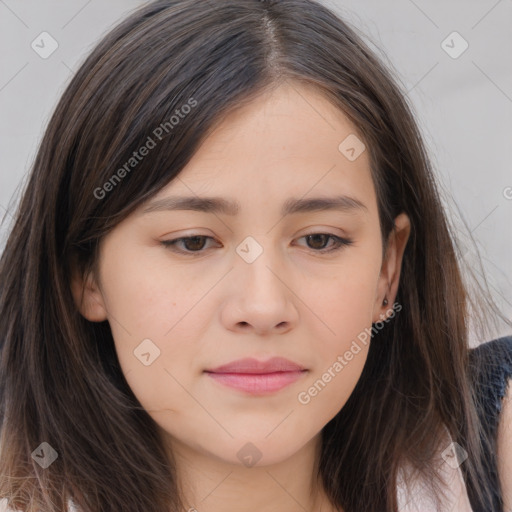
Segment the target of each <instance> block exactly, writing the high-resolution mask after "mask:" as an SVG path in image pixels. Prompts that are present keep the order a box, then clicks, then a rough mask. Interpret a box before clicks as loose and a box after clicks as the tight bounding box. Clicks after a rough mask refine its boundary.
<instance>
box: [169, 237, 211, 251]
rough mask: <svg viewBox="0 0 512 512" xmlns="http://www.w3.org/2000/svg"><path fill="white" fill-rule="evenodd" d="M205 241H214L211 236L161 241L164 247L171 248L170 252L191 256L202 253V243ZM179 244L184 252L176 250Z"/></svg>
mask: <svg viewBox="0 0 512 512" xmlns="http://www.w3.org/2000/svg"><path fill="white" fill-rule="evenodd" d="M206 239H210V240H214V239H213V238H212V237H211V236H205V235H196V236H186V237H182V238H175V239H174V240H162V242H161V243H162V244H163V245H164V246H165V247H169V248H171V250H172V251H175V252H178V253H182V254H193V253H202V252H205V251H202V249H203V248H204V245H205V244H204V241H205V240H206ZM179 244H182V246H184V247H185V250H183V249H180V248H177V247H178V245H179Z"/></svg>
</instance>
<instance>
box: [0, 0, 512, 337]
mask: <svg viewBox="0 0 512 512" xmlns="http://www.w3.org/2000/svg"><path fill="white" fill-rule="evenodd" d="M198 1H202V0H198ZM210 1H214V0H210ZM143 3H146V2H141V1H137V0H123V1H121V0H109V1H99V0H88V1H87V0H68V1H65V2H64V1H60V2H58V1H50V0H27V1H24V2H21V1H19V0H0V34H1V38H2V47H3V48H4V50H3V54H2V60H1V69H0V109H1V112H2V115H1V118H0V119H1V121H0V134H1V137H0V141H1V142H0V144H1V146H0V152H1V156H2V166H1V171H0V217H3V216H5V219H6V220H5V222H4V223H3V224H2V227H1V231H0V239H1V240H0V243H1V244H2V245H1V246H0V249H1V247H3V243H4V240H5V236H6V233H7V231H8V223H9V222H10V220H11V219H10V218H11V213H10V212H13V211H14V209H15V206H16V202H17V200H18V198H19V196H18V194H19V192H20V190H21V188H22V186H23V184H24V180H25V179H26V176H27V173H28V171H29V168H30V166H31V164H32V163H33V160H34V157H35V153H36V150H37V147H38V143H39V141H40V139H41V136H42V133H43V131H44V128H45V126H46V123H47V122H48V120H49V117H50V115H51V113H52V111H53V109H54V107H55V105H56V103H57V100H58V98H59V97H60V95H61V94H62V92H63V90H64V88H65V86H66V85H67V83H68V82H69V80H70V79H71V77H72V76H73V74H74V72H75V70H76V69H77V68H78V67H79V65H80V63H81V62H82V61H83V59H84V58H85V56H86V55H87V54H88V53H89V52H90V50H91V49H92V48H93V47H94V45H95V43H96V42H97V41H98V39H99V38H100V36H101V35H103V34H104V33H105V32H107V31H108V30H109V28H111V27H112V26H113V25H115V24H116V23H117V22H118V21H119V20H120V19H121V18H122V17H123V16H124V15H126V14H127V13H128V12H129V11H131V10H133V9H135V8H136V7H138V6H140V5H142V4H143ZM323 3H325V4H326V5H327V6H329V7H332V8H333V9H335V10H336V11H338V12H339V13H340V14H341V15H342V16H344V17H345V19H346V20H347V21H348V22H350V23H351V24H352V25H355V26H356V27H357V28H358V29H359V30H360V31H361V32H362V33H363V34H364V35H365V37H366V38H367V40H369V42H370V45H371V46H372V48H373V49H374V50H375V51H376V52H377V53H378V54H379V56H380V57H381V58H383V59H384V62H385V63H386V64H387V65H388V66H389V67H391V68H393V69H394V71H395V73H396V74H397V75H398V78H399V80H400V81H401V82H402V84H403V86H404V88H405V89H406V90H407V91H408V93H407V96H408V98H409V100H410V102H411V104H412V106H413V109H414V111H415V112H416V116H417V119H418V122H419V124H420V127H421V129H422V131H423V134H424V137H425V140H426V142H427V145H428V147H429V149H430V155H431V158H432V162H433V165H434V167H435V169H436V173H437V175H438V178H439V182H440V185H441V188H442V190H443V196H444V197H443V199H444V201H445V205H446V208H447V210H448V212H449V214H450V218H451V220H452V223H453V224H454V226H455V227H456V229H457V232H458V238H459V242H458V245H459V247H460V250H461V257H462V262H463V264H464V265H465V266H466V267H467V268H468V269H471V270H472V271H473V272H475V274H476V276H477V277H478V278H479V279H482V276H484V275H485V277H486V278H487V281H488V284H489V287H490V290H491V292H492V294H493V296H494V298H495V300H496V302H497V304H498V306H499V307H500V308H501V310H502V311H503V312H504V313H505V314H506V316H507V317H508V318H512V285H511V283H512V229H511V221H512V172H511V166H510V162H511V160H512V158H511V157H512V149H511V148H512V138H511V135H512V126H511V114H512V65H511V59H510V55H511V50H512V0H498V1H496V0H479V1H475V0H472V1H468V0H457V1H450V2H446V1H444V2H443V1H440V0H437V1H428V2H427V1H426V0H414V1H413V0H396V1H395V0H394V1H388V2H383V1H378V0H367V1H359V2H357V1H355V0H350V1H345V0H324V2H323ZM206 8H208V2H207V1H205V9H206ZM43 31H46V32H48V33H49V34H50V35H51V36H52V37H53V38H54V39H55V40H56V41H57V43H58V48H57V49H56V50H55V52H54V53H53V54H52V55H50V56H49V57H48V58H46V59H43V58H41V57H40V56H39V55H38V54H37V53H36V52H35V51H34V50H33V49H32V47H31V44H32V42H33V41H34V40H36V42H37V41H38V40H39V39H38V36H39V35H40V34H41V33H42V32H43ZM454 31H456V32H458V33H459V34H460V35H461V36H462V38H463V39H464V40H465V41H467V44H468V45H469V46H468V48H467V50H466V51H465V52H463V53H462V54H461V55H460V56H458V57H457V58H453V56H450V55H449V54H448V53H447V51H445V49H446V50H448V51H451V52H452V54H453V52H457V51H458V50H460V49H461V48H462V46H461V45H462V44H463V41H462V40H460V39H457V38H455V39H453V38H448V39H446V38H447V37H448V36H449V35H450V34H451V33H452V32H454ZM445 40H446V42H445V43H443V41H445ZM442 43H443V44H442ZM447 45H448V46H450V47H451V49H449V48H447ZM472 239H474V243H473V241H472ZM476 252H480V256H481V258H482V262H483V268H479V267H478V260H477V258H476V256H475V254H476ZM509 333H510V328H507V327H505V326H504V325H500V326H498V327H496V329H495V332H494V334H495V335H503V334H509ZM480 341H483V340H481V339H479V338H478V335H476V334H474V333H473V331H472V340H471V343H472V344H473V345H474V344H477V343H478V342H480Z"/></svg>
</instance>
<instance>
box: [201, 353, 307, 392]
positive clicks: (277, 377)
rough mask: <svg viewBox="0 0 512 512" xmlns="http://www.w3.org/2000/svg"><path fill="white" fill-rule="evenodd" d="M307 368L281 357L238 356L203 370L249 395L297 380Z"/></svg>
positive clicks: (274, 390) (224, 383) (226, 384)
mask: <svg viewBox="0 0 512 512" xmlns="http://www.w3.org/2000/svg"><path fill="white" fill-rule="evenodd" d="M307 372H308V370H307V369H305V368H304V367H303V366H301V365H300V364H298V363H294V362H293V361H290V360H288V359H284V358H282V357H273V358H271V359H268V360H266V361H258V360H257V359H253V358H246V359H238V360H237V361H232V362H231V363H228V364H224V365H221V366H218V367H217V368H214V369H213V370H205V373H206V374H207V375H208V376H209V377H211V378H212V379H214V380H216V381H217V382H219V383H221V384H223V385H225V386H228V387H231V388H234V389H238V390H240V391H244V392H246V393H249V394H252V395H264V394H268V393H274V392H276V391H279V390H280V389H283V388H284V387H286V386H289V385H290V384H292V383H293V382H295V381H297V380H298V379H300V378H301V377H302V376H303V375H304V374H305V373H307Z"/></svg>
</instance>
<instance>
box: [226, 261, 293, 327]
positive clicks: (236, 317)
mask: <svg viewBox="0 0 512 512" xmlns="http://www.w3.org/2000/svg"><path fill="white" fill-rule="evenodd" d="M230 274H231V278H230V279H231V285H232V286H231V287H230V294H229V295H230V297H229V298H228V300H227V301H226V302H225V303H224V308H223V310H222V322H223V324H224V325H225V327H226V328H227V329H229V330H232V331H238V332H252V333H254V334H259V335H266V334H272V333H279V334H283V333H285V332H288V331H289V330H290V329H293V327H294V326H295V325H296V324H297V321H298V316H299V313H298V310H297V308H296V301H297V300H298V299H297V296H298V295H297V293H298V291H299V290H297V289H295V290H294V288H297V284H296V283H295V284H294V283H290V282H289V281H290V279H291V278H290V276H289V274H285V272H283V267H282V266H280V265H278V264H277V259H276V258H274V257H271V255H270V251H264V252H263V254H261V255H260V256H259V257H258V258H257V259H256V260H255V261H253V262H252V263H248V262H247V261H244V260H243V259H242V258H240V259H238V260H237V261H236V263H235V268H234V269H233V271H232V272H231V273H230Z"/></svg>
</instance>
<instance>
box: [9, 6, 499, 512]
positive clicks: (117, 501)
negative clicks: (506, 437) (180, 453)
mask: <svg viewBox="0 0 512 512" xmlns="http://www.w3.org/2000/svg"><path fill="white" fill-rule="evenodd" d="M285 80H286V81H289V82H290V83H293V82H294V81H297V82H300V83H305V84H310V85H313V86H314V87H316V88H317V90H319V91H321V92H322V93H323V94H324V95H325V97H326V98H327V99H328V100H329V101H331V102H332V103H333V104H334V105H336V106H337V107H338V108H339V109H340V110H341V111H343V112H344V113H345V114H346V115H347V116H348V117H349V119H350V120H351V121H352V122H353V123H354V124H355V126H356V127H357V128H358V130H359V132H360V133H361V134H362V136H363V138H364V140H365V143H366V146H367V148H368V150H369V154H370V161H371V171H372V176H373V180H374V183H375V187H376V191H377V197H378V208H379V215H380V222H381V231H382V239H383V242H385V241H386V240H387V239H388V236H389V234H390V233H391V232H392V229H393V227H394V223H393V221H394V218H395V217H396V216H397V215H398V214H399V213H401V212H405V213H407V215H408V216H409V218H410V220H411V226H412V229H411V236H410V239H409V242H408V244H407V247H406V250H405V254H404V258H403V268H402V274H401V280H400V286H399V290H398V295H397V299H396V300H397V302H399V303H400V304H401V305H402V306H403V308H402V310H401V311H400V314H398V315H397V316H396V317H395V319H394V320H393V322H390V323H389V324H387V325H385V327H384V328H383V329H381V330H380V331H379V333H378V335H375V336H374V339H372V342H371V344H370V349H369V354H368V359H367V362H366V365H365V367H364V370H363V373H362V375H361V378H360V380H359V381H358V384H357V386H356V388H355V389H354V391H353V393H352V395H351V396H350V398H349V400H348V402H347V403H346V405H345V406H344V407H343V408H342V411H341V412H340V413H339V414H338V415H337V416H336V417H335V418H334V419H333V420H332V421H330V422H329V423H328V424H327V425H326V426H325V428H324V429H323V433H322V436H323V437H322V452H321V461H320V469H319V471H320V476H321V479H322V482H323V485H324V486H325V489H326V491H327V493H328V496H329V497H330V499H331V500H332V502H333V503H334V504H336V505H337V506H340V507H343V510H344V511H345V512H360V511H361V510H365V511H366V512H383V511H386V512H395V511H396V510H397V502H396V481H397V473H398V470H399V468H400V466H401V464H402V463H403V461H404V460H407V461H409V462H410V463H411V464H412V466H413V467H414V468H416V469H417V470H418V471H420V472H421V473H422V474H423V475H424V476H425V477H426V478H427V479H428V480H429V481H431V482H432V488H433V492H435V489H436V470H437V468H436V467H435V464H434V463H433V460H432V458H433V455H432V454H433V453H434V451H435V449H437V444H438V440H439V436H440V433H441V428H442V425H443V424H444V425H446V427H447V428H448V431H449V432H450V434H451V436H452V439H453V440H454V441H457V442H458V443H459V444H460V445H462V446H463V447H464V449H465V450H466V451H467V452H468V454H469V458H468V460H467V461H466V463H465V468H464V469H465V473H464V474H465V477H466V483H467V485H468V490H469V493H470V496H471V499H472V500H473V503H474V504H476V505H474V506H475V508H477V507H478V506H479V507H481V508H482V509H484V510H485V509H487V510H489V508H487V506H488V504H489V503H490V496H489V494H488V490H487V489H486V488H485V486H484V485H483V484H482V482H484V481H485V475H484V469H483V467H482V465H481V462H480V461H481V457H482V452H481V449H482V447H481V446H480V442H479V436H480V432H481V426H480V425H479V423H478V420H477V411H476V405H475V401H474V397H473V391H472V388H471V386H470V380H469V378H468V308H467V303H468V298H467V292H466V288H465V285H464V282H463V279H462V277H461V272H460V269H459V265H458V262H457V255H456V253H455V251H454V246H453V242H452V235H451V233H450V228H449V225H448V222H447V220H446V218H445V214H444V212H443V209H442V205H441V201H440V198H439V193H438V191H437V189H436V184H435V182H434V178H433V173H432V170H431V167H430V163H429V159H428V156H427V153H426V151H425V148H424V145H423V142H422V140H421V137H420V133H419V131H418V128H417V126H416V123H415V120H414V116H413V113H412V109H411V107H410V106H409V105H408V104H407V101H406V99H405V97H406V96H405V94H404V93H403V91H402V90H401V89H400V87H399V86H398V85H397V84H396V83H395V81H394V79H393V76H392V74H391V72H390V71H389V70H388V69H387V68H385V67H384V66H383V65H382V64H381V63H380V61H379V60H378V59H377V58H376V57H375V56H374V55H373V54H372V52H371V51H370V50H369V48H368V46H367V45H366V44H365V43H364V41H363V39H362V38H361V37H360V36H359V35H358V34H357V33H356V31H355V29H353V28H351V27H350V26H349V25H348V24H347V23H345V22H344V21H342V20H340V19H339V18H338V17H337V16H336V15H335V14H333V13H332V12H330V11H329V10H328V9H327V8H325V7H323V6H321V5H320V4H318V3H316V2H314V1H310V0H282V1H276V2H270V1H267V2H265V1H257V0H236V1H234V0H232V1H225V0H215V2H211V3H206V2H199V1H198V0H158V1H156V2H152V3H150V4H147V5H145V6H143V7H142V8H140V9H138V10H137V11H135V12H134V13H132V14H131V15H130V16H129V17H128V18H126V19H125V20H124V21H122V22H121V23H120V24H119V25H118V26H117V27H115V28H114V29H113V30H112V31H111V32H109V33H108V34H107V35H106V36H105V37H104V38H103V40H102V41H101V42H100V43H99V44H98V45H97V47H96V48H95V49H94V50H93V51H92V53H91V54H90V55H89V56H88V58H87V59H86V60H85V62H84V63H83V64H82V66H81V67H80V69H79V70H78V72H77V73H76V75H75V76H74V77H73V79H72V80H71V82H70V84H69V86H68V87H67V89H66V90H65V92H64V94H63V95H62V98H61V100H60V102H59V104H58V105H57V107H56V110H55V112H54V114H53V116H52V118H51V120H50V122H49V125H48V127H47V129H46V132H45V134H44V137H43V139H42V142H41V145H40V148H39V151H38V153H37V157H36V160H35V162H34V165H33V168H32V170H31V174H30V179H29V181H28V183H27V185H26V188H25V190H24V193H23V197H22V199H21V201H20V204H19V207H18V209H17V212H16V216H15V222H14V224H13V226H12V230H11V232H10V236H9V238H8V240H7V244H6V247H5V250H4V252H3V255H2V259H1V266H0V283H1V285H0V286H1V294H0V318H1V319H2V320H1V327H0V349H1V358H0V415H1V416H0V419H1V431H0V452H1V460H0V498H1V497H8V499H10V502H11V505H12V506H13V507H18V508H21V509H23V510H32V509H35V508H36V507H41V508H43V509H44V510H46V511H48V512H54V511H64V510H66V505H67V500H68V499H69V498H71V499H73V501H74V502H75V503H76V504H77V505H78V506H79V507H80V508H81V509H82V510H84V511H88V510H90V511H95V512H99V511H102V512H107V511H115V512H119V511H121V510H122V511H123V512H140V511H141V510H144V511H146V512H157V511H159V512H161V511H163V510H173V511H177V510H183V508H186V507H184V506H183V503H181V500H180V496H179V492H178V491H179V486H178V484H177V482H176V476H175V465H174V462H173V460H172V459H171V460H169V458H168V457H167V455H166V452H165V450H164V447H163V444H162V440H161V439H160V437H159V435H158V434H157V428H156V425H155V423H154V421H153V420H152V419H151V417H150V416H149V415H148V414H147V413H146V412H145V411H144V409H143V408H142V407H141V405H140V403H139V402H138V401H137V399H136V398H135V396H134V395H133V393H132V392H131V390H130V388H129V386H128V384H127V382H126V380H125V378H124V376H123V374H122V372H121V369H120V366H119V363H118V360H117V356H116V352H115V349H114V343H113V339H112V334H111V331H110V328H109V325H108V323H107V322H101V323H93V322H88V321H87V320H85V319H84V318H83V317H82V316H81V315H80V314H79V312H78V310H77V307H76V305H75V303H74V300H73V296H72V293H71V290H70V279H71V275H72V270H73V269H79V271H80V272H82V273H83V274H85V273H86V272H89V271H91V270H94V269H95V268H96V266H97V263H98V252H97V249H98V245H99V242H100V240H101V238H102V237H103V236H104V235H105V234H106V233H108V232H109V231H110V230H111V229H113V228H114V227H115V226H116V225H117V224H118V223H119V222H120V221H121V220H123V219H124V218H125V217H126V216H127V215H129V214H130V213H131V212H132V211H133V210H134V209H135V208H137V207H138V206H140V205H141V203H143V202H145V201H147V200H148V199H149V198H150V197H151V196H152V195H154V194H156V193H157V192H158V191H159V190H160V189H161V188H162V187H164V186H165V185H166V184H168V183H169V181H170V180H172V179H173V178H175V177H176V176H177V175H178V174H179V172H180V170H181V169H182V168H183V167H184V166H185V165H186V164H187V162H188V161H189V160H190V158H191V157H192V156H193V155H194V152H195V151H196V150H197V148H198V146H199V144H200V143H201V141H203V140H204V139H205V137H207V135H208V134H209V133H211V130H212V129H213V127H214V125H215V123H217V122H218V121H219V120H221V119H222V118H223V117H224V116H226V115H228V114H229V113H230V112H232V111H233V110H234V109H236V108H237V107H239V106H241V105H242V104H244V103H245V102H249V101H251V99H253V98H254V97H255V96H256V95H257V94H260V93H262V92H263V91H265V90H266V89H268V88H269V87H274V86H276V85H277V84H279V83H282V81H285ZM194 102H195V103H194ZM184 105H189V106H190V109H192V108H193V111H191V112H190V113H188V114H187V115H185V114H184V112H186V110H185V109H183V106H184ZM192 106H193V107H192ZM190 109H189V110H190ZM177 110H178V111H179V112H181V113H182V115H179V114H177V113H176V111H177ZM172 116H175V117H176V116H178V117H179V120H177V121H176V120H175V121H170V120H171V118H172ZM165 123H167V124H165ZM158 127H160V131H156V130H157V128H158ZM155 131H156V132H155ZM156 134H160V136H161V137H157V135H156ZM148 137H151V138H152V139H153V141H154V142H155V144H157V145H158V147H157V149H156V150H152V151H150V152H149V153H148V154H147V156H145V157H144V158H143V159H141V160H140V161H139V160H138V161H137V163H136V165H130V166H126V162H128V161H129V160H130V158H131V156H132V154H133V152H134V151H135V150H137V149H138V148H140V147H141V146H142V145H144V144H145V143H147V141H148ZM156 139H158V140H156ZM132 163H133V162H132ZM120 169H124V170H125V172H124V173H123V172H122V171H121V172H120ZM43 441H44V442H47V443H48V444H49V445H50V446H52V447H54V448H55V449H56V451H57V452H58V459H57V460H56V461H55V462H54V463H53V464H52V465H51V466H49V467H48V468H46V469H43V468H41V467H40V465H39V464H38V463H37V462H36V461H35V460H34V458H33V457H32V456H31V454H32V453H33V451H34V450H35V449H36V448H37V447H38V446H39V445H40V444H41V442H43Z"/></svg>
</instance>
